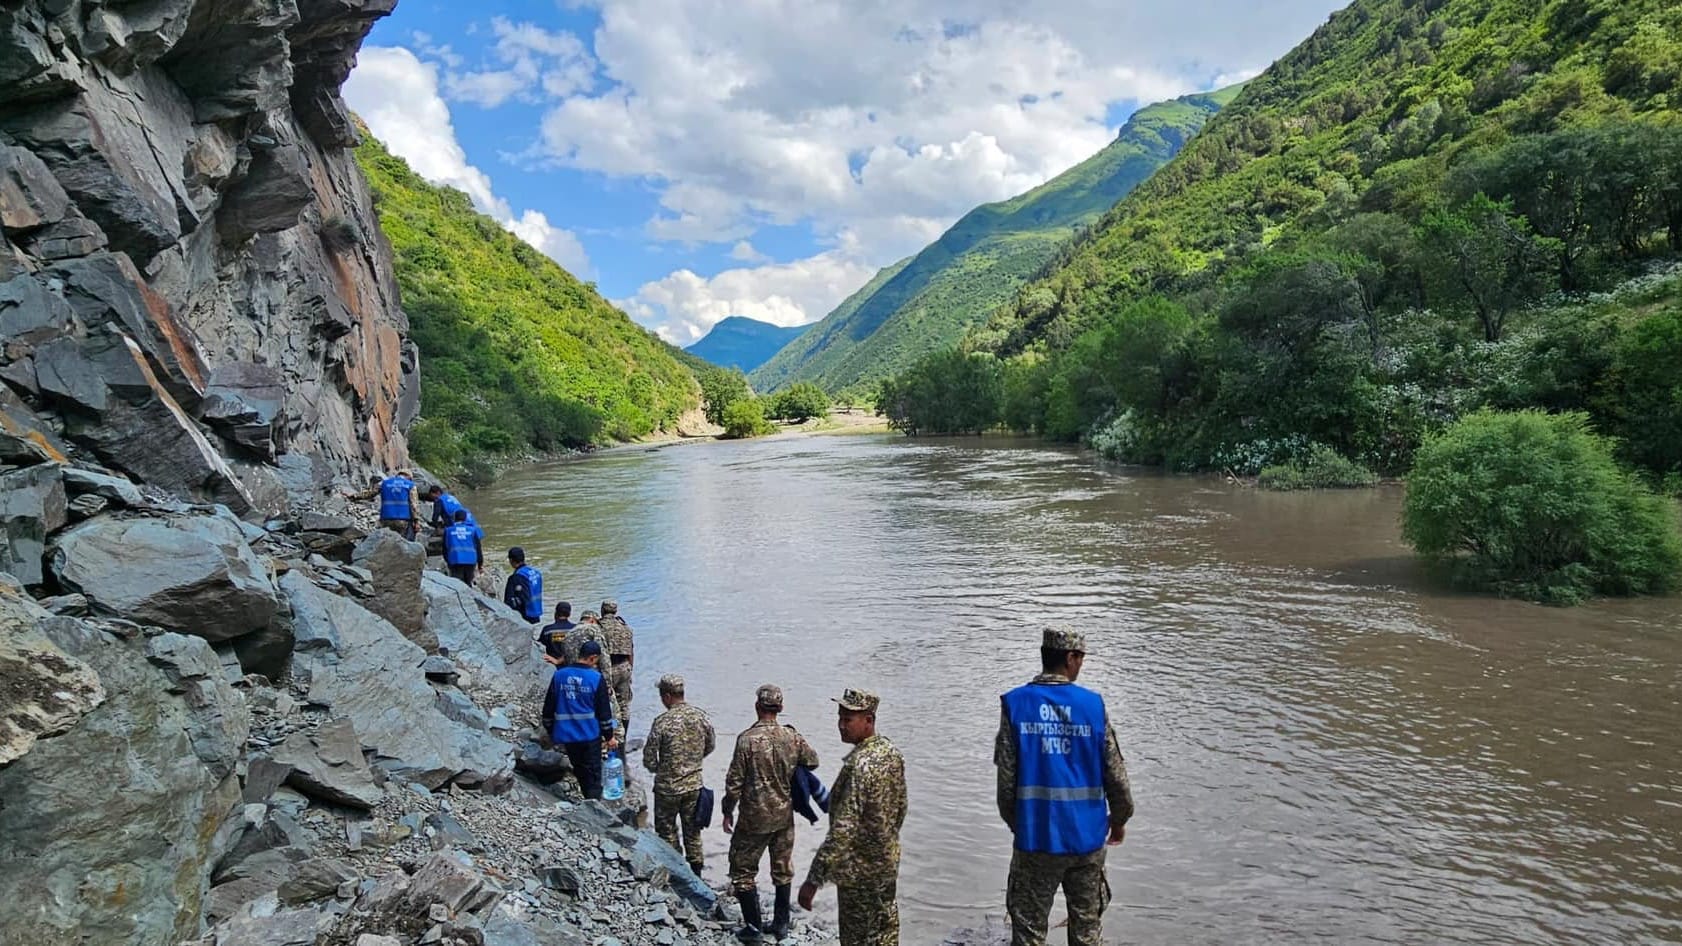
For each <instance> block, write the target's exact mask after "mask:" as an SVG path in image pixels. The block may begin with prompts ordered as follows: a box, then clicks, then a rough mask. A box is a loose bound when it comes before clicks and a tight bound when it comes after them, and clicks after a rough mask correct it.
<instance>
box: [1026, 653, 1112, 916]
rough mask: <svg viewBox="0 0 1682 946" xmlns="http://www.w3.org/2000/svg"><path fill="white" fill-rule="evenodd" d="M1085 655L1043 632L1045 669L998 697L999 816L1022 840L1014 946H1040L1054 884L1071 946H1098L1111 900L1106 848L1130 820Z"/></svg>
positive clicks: (1100, 699) (1108, 728) (1103, 711)
mask: <svg viewBox="0 0 1682 946" xmlns="http://www.w3.org/2000/svg"><path fill="white" fill-rule="evenodd" d="M1085 661H1086V637H1085V636H1084V635H1082V634H1081V633H1079V632H1078V631H1074V630H1070V629H1067V628H1046V629H1045V631H1044V633H1043V634H1042V636H1041V641H1040V668H1041V671H1042V672H1041V673H1040V675H1039V676H1037V677H1035V678H1034V679H1033V680H1032V681H1030V682H1029V683H1028V684H1027V685H1026V686H1020V687H1017V688H1016V689H1014V690H1011V691H1010V692H1009V693H1006V694H1004V695H1003V696H1002V697H1000V698H999V699H1000V704H1001V706H1000V713H999V733H998V737H997V738H996V740H995V741H994V746H993V762H994V764H995V765H997V766H998V802H999V817H1000V818H1002V819H1004V823H1005V824H1006V825H1008V826H1009V827H1010V830H1011V833H1012V834H1014V835H1015V836H1016V841H1015V845H1014V850H1013V851H1012V853H1011V858H1010V880H1009V882H1008V883H1007V885H1006V890H1005V908H1006V910H1007V911H1008V912H1009V913H1010V928H1011V934H1010V937H1011V938H1010V942H1011V946H1043V944H1044V943H1045V936H1046V927H1047V926H1048V924H1049V922H1050V919H1051V901H1052V898H1054V897H1055V896H1056V895H1057V888H1058V887H1062V888H1063V897H1064V899H1065V900H1067V901H1068V906H1069V946H1099V936H1100V933H1101V931H1102V929H1103V923H1104V909H1105V908H1106V907H1108V906H1109V903H1110V884H1109V881H1108V879H1106V878H1105V876H1104V851H1105V845H1106V843H1108V844H1110V845H1116V844H1120V843H1121V842H1122V839H1123V838H1124V837H1125V836H1126V834H1127V827H1126V826H1127V819H1129V818H1131V817H1132V816H1133V791H1132V789H1131V788H1130V787H1129V785H1128V783H1127V767H1126V765H1125V764H1124V763H1123V761H1122V758H1121V749H1120V748H1119V747H1118V746H1117V745H1116V737H1115V728H1114V727H1113V726H1111V725H1110V719H1109V714H1108V712H1107V710H1106V709H1105V707H1104V698H1103V697H1101V696H1099V695H1098V694H1097V693H1094V692H1092V691H1091V690H1088V689H1086V688H1085V687H1081V686H1076V685H1075V678H1076V677H1078V676H1080V671H1081V667H1082V665H1083V664H1084V663H1085ZM1106 809H1107V810H1106Z"/></svg>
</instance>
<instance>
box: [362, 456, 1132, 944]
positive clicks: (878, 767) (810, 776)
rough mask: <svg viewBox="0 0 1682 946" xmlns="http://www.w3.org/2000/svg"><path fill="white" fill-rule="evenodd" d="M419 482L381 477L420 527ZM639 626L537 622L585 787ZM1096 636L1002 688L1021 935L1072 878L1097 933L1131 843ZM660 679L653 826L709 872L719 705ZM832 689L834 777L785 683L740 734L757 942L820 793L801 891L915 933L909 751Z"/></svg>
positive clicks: (1068, 637)
mask: <svg viewBox="0 0 1682 946" xmlns="http://www.w3.org/2000/svg"><path fill="white" fill-rule="evenodd" d="M394 480H397V481H399V482H396V483H394V482H393V481H394ZM405 482H406V484H407V485H406V486H405V485H404V483H405ZM415 489H416V487H415V484H414V481H413V477H412V476H410V475H409V474H408V471H406V470H405V471H400V472H399V473H398V474H397V475H396V476H394V477H388V478H386V479H385V480H383V481H382V482H381V483H379V484H378V485H377V486H376V487H375V488H374V489H373V490H371V491H370V493H369V494H368V495H372V494H373V493H375V492H377V494H378V495H379V496H380V523H381V525H382V526H385V527H386V528H390V529H393V530H394V531H398V532H400V533H402V532H405V531H406V537H407V538H410V539H413V538H414V535H415V524H416V523H417V522H418V521H419V519H420V510H419V506H418V504H417V503H416V501H415V497H414V494H415ZM426 498H427V499H428V500H430V501H432V503H433V515H432V522H433V524H434V526H435V527H436V528H439V529H441V531H442V533H443V537H444V552H445V561H446V564H447V565H449V567H450V571H451V574H452V575H455V576H456V577H458V578H460V579H461V580H463V581H464V582H467V583H468V584H472V582H473V579H474V577H475V575H476V572H477V570H478V569H479V568H482V567H483V565H484V555H483V539H484V534H483V532H482V531H481V530H480V529H479V527H478V525H477V524H476V523H474V521H473V518H472V514H471V513H470V512H468V510H467V509H466V507H464V506H462V505H461V503H460V502H458V501H457V500H456V499H455V497H453V496H451V495H450V494H449V493H447V492H445V491H444V490H442V489H441V488H440V487H438V486H433V487H430V488H429V489H428V490H427V493H426ZM452 536H454V537H455V538H453V539H452ZM452 549H453V550H454V554H453V555H452ZM469 549H470V550H471V551H470V552H469ZM508 562H509V565H510V567H511V568H512V569H513V573H512V574H511V575H510V576H509V578H508V581H507V584H506V586H505V588H504V591H503V600H504V602H505V603H506V604H508V606H509V607H511V608H513V609H514V610H515V611H516V612H517V613H519V614H520V615H521V616H522V617H524V618H525V620H526V621H527V622H529V623H531V624H536V623H538V622H539V621H540V620H542V618H543V614H544V611H543V575H542V573H541V572H539V571H538V570H537V569H536V568H535V567H533V566H532V565H531V564H529V563H528V562H527V561H526V557H525V552H524V551H523V550H522V549H520V548H518V547H515V548H512V549H509V551H508ZM458 569H460V570H459V571H458ZM634 636H635V635H634V631H633V630H632V628H631V625H630V624H629V623H627V622H626V621H625V619H624V618H622V617H621V616H620V615H619V606H618V603H617V602H615V601H613V600H611V599H610V600H606V601H603V602H602V604H601V610H600V611H599V612H598V611H585V612H584V613H583V614H582V615H580V617H579V620H578V622H577V623H574V622H573V621H572V605H571V604H570V603H569V602H566V601H562V602H559V603H557V604H556V605H555V609H554V620H553V622H551V623H549V624H547V625H545V626H544V627H543V628H542V629H541V630H539V631H538V633H537V635H536V639H537V641H538V643H540V644H541V645H542V647H543V653H544V659H545V660H546V661H548V662H549V663H550V664H552V665H553V666H554V667H555V668H556V669H555V672H554V675H553V677H551V679H550V683H549V687H548V689H547V691H546V693H545V696H544V703H543V711H542V719H543V725H544V730H545V732H546V733H547V734H548V736H549V738H550V739H551V740H552V741H553V743H555V744H556V745H557V746H558V747H560V748H561V749H562V751H564V752H565V753H566V755H567V758H568V759H569V760H570V761H571V763H572V769H573V772H574V774H575V775H576V776H577V778H578V782H579V786H580V788H581V790H582V792H583V794H584V796H585V797H586V798H600V797H601V795H602V768H603V766H602V760H603V756H604V753H611V752H614V751H616V750H618V749H619V747H620V746H621V745H622V744H623V742H624V740H625V735H626V733H627V732H628V731H629V727H630V712H631V697H632V688H631V683H632V674H633V669H634V667H635V647H634ZM1086 653H1087V650H1086V638H1085V636H1084V635H1083V634H1081V633H1080V632H1078V631H1074V630H1070V629H1067V628H1046V629H1045V630H1044V631H1043V632H1042V635H1041V640H1040V673H1039V674H1038V675H1036V676H1035V677H1034V678H1033V679H1032V680H1030V681H1029V682H1028V683H1026V684H1024V685H1023V686H1020V687H1017V688H1015V689H1013V690H1011V691H1010V692H1008V693H1005V694H1003V695H1002V696H1001V697H1000V712H999V728H998V732H997V734H996V736H995V738H994V747H993V761H994V765H995V768H996V770H997V799H996V801H997V805H998V812H999V817H1000V818H1001V819H1002V820H1003V821H1004V823H1005V825H1006V826H1007V827H1009V828H1010V830H1011V833H1012V835H1013V836H1014V838H1015V840H1014V844H1013V850H1012V853H1011V861H1010V875H1009V879H1008V881H1007V883H1006V892H1005V905H1006V910H1007V912H1008V913H1009V915H1010V921H1011V946H1042V944H1044V943H1045V939H1046V935H1047V928H1048V926H1049V923H1050V915H1051V907H1052V901H1053V899H1054V898H1055V897H1056V895H1057V891H1058V890H1059V889H1061V890H1062V891H1063V895H1064V899H1065V901H1066V903H1067V906H1068V911H1069V922H1068V942H1069V944H1070V946H1098V944H1099V937H1100V932H1101V928H1102V923H1103V913H1104V910H1105V909H1106V908H1107V907H1108V905H1109V901H1110V888H1109V882H1108V880H1107V879H1106V877H1105V873H1104V864H1105V855H1106V850H1107V848H1108V847H1110V846H1113V845H1118V844H1120V843H1122V841H1123V839H1124V838H1125V836H1126V825H1127V821H1128V819H1129V818H1131V817H1132V815H1133V795H1132V789H1131V788H1130V786H1129V784H1128V779H1127V769H1126V765H1125V763H1124V761H1123V759H1122V755H1121V750H1120V747H1119V745H1118V743H1117V741H1116V735H1115V727H1114V725H1113V724H1112V722H1111V720H1110V718H1109V713H1108V710H1107V708H1106V706H1105V704H1104V699H1103V697H1102V696H1100V695H1099V694H1098V693H1096V692H1094V691H1092V690H1089V689H1087V688H1085V687H1082V686H1080V685H1079V684H1077V683H1076V682H1075V681H1076V679H1077V678H1078V677H1079V676H1080V672H1081V669H1082V667H1083V666H1084V664H1085V659H1086ZM659 695H660V703H661V705H662V707H663V708H664V711H663V712H661V713H660V714H659V715H658V716H656V717H655V719H654V721H653V723H652V725H651V726H650V728H649V733H648V739H647V741H646V742H645V744H644V746H643V765H644V767H645V768H647V769H648V770H649V771H650V772H652V773H653V776H654V786H653V795H654V827H655V830H656V832H657V833H658V834H659V836H660V838H661V839H662V840H664V841H666V843H668V844H670V845H671V846H672V847H673V848H674V849H676V850H678V851H680V852H681V853H682V854H683V855H684V858H685V859H686V860H687V861H688V863H689V866H690V868H691V869H692V870H693V871H694V872H695V874H696V876H700V875H701V871H702V868H703V857H702V853H701V831H702V829H703V828H704V827H706V826H707V825H708V824H709V823H710V820H711V798H712V792H711V791H710V790H709V789H707V788H706V787H705V784H704V778H703V775H702V764H703V760H705V758H706V757H707V756H709V755H711V754H712V752H713V751H714V749H715V748H716V743H717V736H716V733H715V732H714V730H713V725H712V722H711V720H710V719H709V717H708V716H707V714H706V713H705V712H704V711H702V710H701V709H699V708H697V707H695V706H693V705H692V704H690V703H688V702H687V701H686V699H685V694H684V680H683V677H681V676H679V675H677V674H667V675H665V676H663V677H661V678H660V683H659ZM834 702H835V704H836V728H837V730H838V732H839V733H840V736H841V741H842V742H843V743H846V744H848V745H850V746H852V747H853V748H852V751H850V752H849V753H848V754H847V757H846V758H845V759H844V760H843V761H842V764H841V769H840V771H839V772H838V773H837V774H836V777H835V781H834V783H833V785H832V786H831V787H830V788H829V789H827V790H826V789H825V788H824V787H823V784H822V783H821V781H819V779H818V778H817V776H816V774H815V770H816V769H817V768H818V753H817V751H816V750H815V749H813V748H812V746H811V744H810V743H808V742H807V741H806V739H805V737H804V736H802V735H801V734H800V733H799V732H798V731H796V730H795V728H794V727H793V726H789V725H786V724H784V723H781V722H780V721H779V716H780V715H781V714H782V712H783V691H782V690H781V689H780V688H779V687H777V686H775V685H772V684H765V685H763V686H761V687H759V688H758V689H757V690H756V691H755V693H754V714H755V722H754V723H753V725H751V726H749V727H748V728H747V729H745V730H743V731H742V732H741V733H740V734H739V735H737V737H736V742H735V747H734V751H733V752H732V754H731V757H730V766H729V769H728V772H727V774H726V776H725V786H724V799H723V802H722V805H721V808H722V814H723V818H722V826H723V828H724V831H725V833H727V834H729V835H730V854H729V877H730V886H731V890H732V891H733V893H734V894H735V896H736V899H737V901H738V902H739V903H740V905H741V909H742V921H743V923H742V928H741V929H740V930H739V931H738V933H737V938H738V939H739V940H741V941H742V942H744V943H758V942H763V941H764V939H765V937H766V936H769V937H771V939H772V940H773V941H775V940H780V939H782V938H783V937H784V936H785V935H786V934H787V933H788V929H789V923H790V912H791V902H792V901H794V900H795V899H796V898H795V896H794V891H793V884H794V863H793V858H794V814H795V812H796V811H800V812H801V813H802V814H804V815H806V816H807V817H808V818H810V819H811V820H812V821H813V822H816V821H817V820H818V819H817V816H816V815H815V814H814V813H812V810H811V806H812V805H813V804H814V803H816V804H817V805H819V807H824V806H825V805H827V811H828V813H829V831H828V834H827V835H826V836H825V838H824V840H823V843H822V845H821V846H820V847H819V848H818V851H817V853H816V854H815V855H814V856H813V858H812V863H811V865H810V867H809V868H808V869H807V872H806V877H805V881H804V883H802V884H801V886H800V890H799V893H798V902H799V904H800V906H801V907H802V908H803V909H808V910H809V909H811V907H812V902H813V899H814V898H815V897H816V895H817V892H818V890H819V889H820V888H822V887H823V886H824V885H826V884H834V885H835V887H836V899H837V903H838V906H839V912H840V926H841V943H842V946H897V944H898V943H899V907H898V903H897V889H898V881H899V861H900V841H899V833H900V828H901V827H902V826H903V824H904V822H905V813H906V789H905V760H904V758H903V757H902V756H901V754H900V751H899V749H898V748H896V747H895V746H894V744H893V743H892V742H890V741H889V740H888V739H887V737H885V736H882V735H881V734H879V733H877V731H876V712H877V709H878V708H879V706H880V700H879V699H878V698H877V696H876V695H875V694H873V693H870V692H868V691H866V690H862V689H846V690H843V691H842V694H841V696H840V697H839V698H837V699H835V700H834ZM767 852H769V854H770V861H771V865H770V866H771V882H772V884H773V886H774V889H775V900H774V904H773V907H772V913H771V917H770V920H769V922H767V921H766V919H765V916H764V913H763V911H762V910H761V905H760V902H759V893H758V874H759V865H760V862H761V861H762V860H763V859H764V857H765V855H766V853H767Z"/></svg>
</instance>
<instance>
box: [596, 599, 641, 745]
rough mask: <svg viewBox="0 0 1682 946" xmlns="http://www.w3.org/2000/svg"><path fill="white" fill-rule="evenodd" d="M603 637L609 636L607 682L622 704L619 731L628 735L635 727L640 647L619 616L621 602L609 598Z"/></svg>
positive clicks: (604, 616) (620, 706)
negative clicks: (633, 708)
mask: <svg viewBox="0 0 1682 946" xmlns="http://www.w3.org/2000/svg"><path fill="white" fill-rule="evenodd" d="M601 625H602V633H603V634H605V635H607V650H606V651H605V653H606V654H607V664H608V666H607V682H608V684H609V685H610V686H612V687H613V697H614V699H615V700H616V701H617V702H618V704H619V727H620V729H621V730H624V731H626V732H629V731H630V725H631V668H632V667H633V666H635V665H636V646H635V644H634V642H633V634H632V631H631V625H629V624H627V623H625V619H624V618H622V617H620V616H619V602H617V601H615V600H613V599H612V598H608V599H607V600H605V601H603V602H602V617H601Z"/></svg>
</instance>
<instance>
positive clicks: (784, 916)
mask: <svg viewBox="0 0 1682 946" xmlns="http://www.w3.org/2000/svg"><path fill="white" fill-rule="evenodd" d="M793 886H794V885H793V884H778V885H777V906H776V912H775V913H773V914H772V916H771V926H770V927H769V928H768V929H766V931H765V932H767V933H770V934H771V939H772V940H774V941H781V940H782V938H783V937H785V936H787V935H788V896H789V888H791V887H793Z"/></svg>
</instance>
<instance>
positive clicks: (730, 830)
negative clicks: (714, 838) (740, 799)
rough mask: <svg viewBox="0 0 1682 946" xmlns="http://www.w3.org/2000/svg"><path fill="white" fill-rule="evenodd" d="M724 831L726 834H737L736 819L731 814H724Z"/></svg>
mask: <svg viewBox="0 0 1682 946" xmlns="http://www.w3.org/2000/svg"><path fill="white" fill-rule="evenodd" d="M724 833H725V834H735V833H736V819H735V818H732V817H730V816H729V815H725V816H724Z"/></svg>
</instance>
